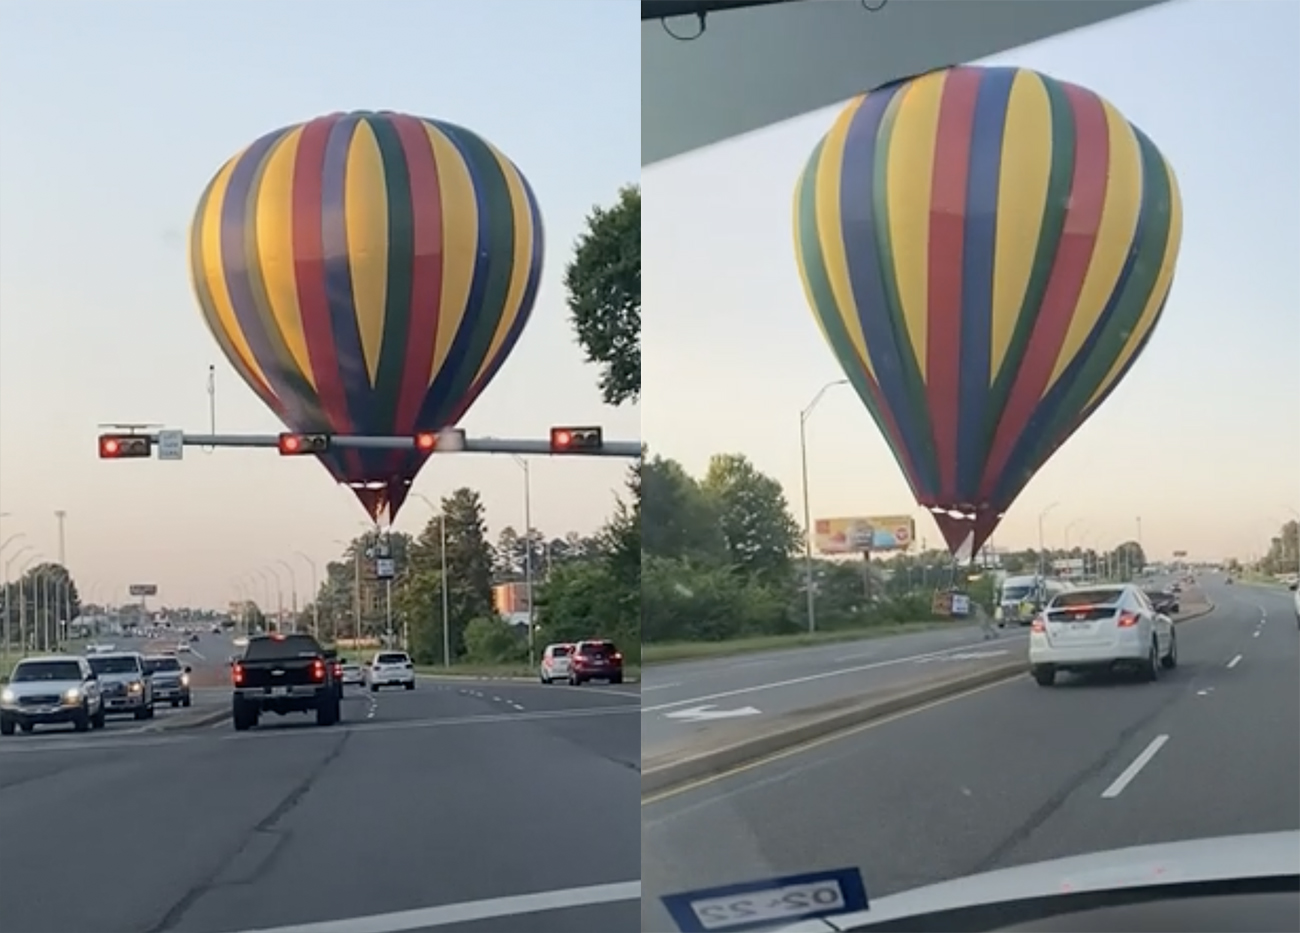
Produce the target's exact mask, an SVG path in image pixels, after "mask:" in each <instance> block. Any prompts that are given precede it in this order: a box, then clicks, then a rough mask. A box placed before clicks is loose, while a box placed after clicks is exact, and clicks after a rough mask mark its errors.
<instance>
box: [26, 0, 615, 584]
mask: <svg viewBox="0 0 1300 933" xmlns="http://www.w3.org/2000/svg"><path fill="white" fill-rule="evenodd" d="M639 43H640V31H639V24H638V23H637V22H636V21H634V18H633V17H632V15H631V4H630V3H627V2H622V3H616V2H609V0H589V2H583V0H565V2H563V3H533V2H524V0H513V2H512V0H491V2H489V0H477V2H473V3H471V2H469V0H460V2H454V0H390V2H386V3H362V2H361V0H349V2H338V0H316V2H313V3H310V4H303V3H292V2H287V0H269V2H260V3H257V4H256V5H254V4H230V3H228V2H209V0H188V2H186V3H181V4H170V3H167V4H164V3H145V2H134V3H132V2H117V0H78V2H49V0H6V2H5V3H4V4H3V5H0V512H4V513H9V515H8V517H5V518H0V540H3V539H4V538H7V537H9V536H10V535H11V534H17V533H21V534H23V535H24V538H23V539H22V541H21V542H19V543H15V544H13V545H11V546H10V549H9V550H8V551H7V552H6V555H7V556H8V557H12V556H13V555H14V554H15V553H16V550H17V548H18V547H19V544H20V543H22V544H28V545H30V546H31V547H32V549H33V552H34V553H40V554H41V555H43V556H45V557H47V558H54V557H56V556H57V553H58V551H57V548H58V545H57V525H56V520H55V517H54V511H55V510H64V511H65V512H66V513H67V518H66V525H65V527H66V553H67V562H68V564H69V566H70V567H71V569H72V572H73V574H74V576H75V577H76V579H77V580H78V581H79V583H80V585H81V588H82V591H83V594H85V595H87V596H89V597H93V598H94V599H96V600H107V601H110V602H115V601H125V598H126V595H125V594H126V587H127V586H128V584H130V583H156V584H158V586H159V590H160V592H159V600H160V602H161V603H163V604H168V605H208V606H224V605H225V604H226V603H227V602H228V601H229V600H231V599H234V598H235V597H236V585H235V582H233V581H238V580H247V579H248V578H249V577H250V576H252V575H253V574H254V573H256V572H258V571H259V570H267V569H268V568H269V572H273V573H278V574H280V575H281V577H282V578H283V579H284V584H285V586H286V589H287V587H288V586H289V585H290V583H291V581H290V580H289V572H288V571H286V570H285V569H284V568H283V567H282V566H280V565H279V564H278V563H277V561H285V562H287V563H288V564H289V565H290V566H291V567H293V570H294V574H295V576H296V579H297V585H298V588H299V591H300V592H301V593H304V594H305V593H307V592H308V591H309V584H308V581H309V580H310V575H311V570H310V569H309V564H308V560H311V561H314V562H315V563H316V564H317V565H319V566H321V567H322V568H323V564H324V562H325V561H326V560H329V559H332V558H334V557H335V556H337V554H338V553H339V551H340V550H341V547H340V546H339V545H338V544H337V543H335V542H336V541H337V540H339V539H349V538H351V537H353V536H354V535H356V534H358V533H361V532H362V531H363V526H364V525H365V521H364V520H365V513H364V512H363V510H362V509H361V507H360V505H359V504H357V502H356V501H355V499H354V498H353V496H352V494H351V493H350V492H349V491H347V490H346V489H342V488H340V487H337V486H335V485H334V484H333V482H332V481H331V479H330V478H329V476H328V474H327V473H326V471H325V470H324V468H323V467H321V466H320V465H319V464H318V463H317V462H316V461H315V460H314V458H309V457H305V458H293V459H288V458H285V459H282V458H280V457H279V456H278V455H277V454H276V453H275V452H274V451H273V450H223V451H218V452H216V453H214V454H211V455H205V454H203V453H201V452H196V451H195V450H194V449H192V448H190V449H187V452H186V458H185V460H184V461H183V462H180V463H174V462H158V461H156V460H155V461H131V462H120V463H106V462H101V461H100V460H98V459H97V456H96V442H95V437H96V434H97V431H98V428H97V425H99V424H101V423H112V422H149V423H157V424H164V425H167V426H170V427H175V428H183V429H186V430H188V431H190V432H193V433H203V432H205V431H206V430H207V428H208V395H207V372H208V367H209V365H215V367H216V370H215V371H216V385H217V424H218V428H219V429H221V430H224V431H230V432H238V433H274V432H277V431H279V430H282V428H281V426H280V425H279V423H278V422H277V421H276V419H275V418H274V417H273V416H272V415H271V414H270V413H269V412H268V411H267V410H266V409H264V408H263V406H262V405H261V403H260V402H259V401H258V400H257V399H256V397H255V396H254V395H253V394H252V392H251V391H250V390H248V389H247V388H246V387H245V386H244V384H243V383H242V381H240V379H239V377H238V376H237V375H236V373H235V372H234V370H233V369H232V368H231V367H230V365H229V364H228V363H227V362H226V360H225V357H224V356H223V355H222V354H221V352H220V351H219V349H218V347H217V345H216V343H215V341H214V340H213V338H212V336H211V335H210V334H209V332H208V331H207V328H206V327H205V325H204V323H203V321H202V319H201V317H200V315H199V309H198V305H197V303H196V301H195V299H194V297H193V294H192V292H191V290H190V284H189V275H188V270H187V263H186V255H185V241H186V235H187V228H188V225H189V222H190V218H191V216H192V214H193V211H194V209H195V207H196V205H197V202H198V198H199V196H200V194H201V192H202V191H203V188H204V186H205V185H206V184H207V182H208V180H209V179H210V178H211V177H212V175H213V174H214V173H215V172H216V170H217V169H218V168H219V167H220V166H221V164H222V163H223V162H225V161H226V159H228V158H230V157H231V156H233V155H234V154H235V153H236V152H238V151H240V150H241V149H242V148H243V147H244V146H246V145H248V144H249V143H250V142H252V141H253V140H254V139H256V138H258V137H259V136H261V135H263V134H264V133H267V132H270V131H271V130H274V129H277V128H279V127H282V126H286V125H289V124H293V123H298V122H301V121H304V120H308V119H311V118H313V117H316V116H320V115H323V114H326V113H331V112H335V111H341V110H361V109H365V110H396V111H403V112H407V113H414V114H417V115H421V116H427V117H434V118H438V119H445V120H449V121H451V122H454V123H459V124H462V125H464V126H466V127H468V128H470V129H472V130H474V131H476V132H478V133H479V134H481V135H482V136H484V137H485V138H486V139H488V140H489V141H490V142H491V143H492V144H493V145H495V146H496V147H497V148H499V149H500V150H501V151H502V152H504V153H505V154H506V155H507V156H508V157H509V158H510V159H512V160H513V161H514V163H515V164H516V165H517V166H518V167H519V168H520V170H521V171H522V172H523V174H524V175H525V176H526V177H527V179H528V181H529V182H530V184H531V186H532V188H533V190H534V192H535V194H536V197H537V199H538V201H539V203H540V206H541V212H542V217H543V221H544V225H545V230H546V246H547V256H546V260H545V266H544V271H543V277H542V285H541V290H540V293H539V295H538V297H537V301H536V304H535V306H534V308H533V315H532V319H531V321H530V323H529V326H528V328H527V329H526V330H525V332H524V334H523V336H522V338H521V339H520V341H519V343H518V344H517V346H516V348H515V350H514V352H513V354H512V356H511V358H510V359H509V361H508V362H507V363H506V365H505V366H504V367H503V368H502V370H501V371H500V373H499V374H498V375H497V377H496V378H495V380H494V381H493V383H492V384H491V386H490V387H489V388H488V389H487V391H486V392H485V393H484V394H483V395H482V396H481V397H480V398H479V400H478V401H477V402H476V404H475V405H474V407H473V408H472V409H471V410H470V412H469V413H468V415H467V416H466V417H465V418H464V419H463V420H462V421H461V426H462V427H463V428H465V429H466V431H467V432H468V433H469V434H470V435H471V436H482V435H491V436H497V437H533V438H539V439H540V438H544V437H546V434H547V430H548V428H549V426H551V425H556V424H558V425H563V424H577V425H582V424H593V423H594V424H602V425H603V426H604V427H605V431H606V436H607V437H609V438H614V439H636V438H637V437H638V436H639V431H640V413H639V411H638V409H637V408H636V407H635V406H626V407H624V408H621V409H610V408H608V407H606V406H604V405H603V404H602V402H601V400H600V395H599V392H598V390H597V379H598V375H599V374H598V370H597V368H596V367H594V366H592V365H588V364H586V363H585V362H584V360H583V356H582V352H581V350H580V349H579V348H578V347H577V345H576V343H575V341H574V339H573V336H572V332H571V328H570V325H569V322H568V310H567V307H566V305H565V300H564V289H563V269H564V265H565V263H566V262H567V261H568V259H569V257H570V255H571V250H572V247H573V244H574V241H575V239H576V238H577V236H578V235H579V234H580V232H581V231H582V229H583V224H584V219H585V217H586V216H587V214H588V213H589V211H590V210H591V208H592V207H593V206H595V205H598V204H599V205H608V204H611V203H613V202H614V200H615V199H616V197H617V193H618V189H619V188H620V187H621V186H622V185H625V184H629V183H632V182H635V181H636V179H637V175H638V172H639V161H638V159H639V150H640V124H639V118H640V115H639V94H640V71H639V68H638V63H639ZM626 466H627V464H626V463H625V462H622V461H618V460H613V459H600V460H597V459H584V458H576V457H570V458H564V459H555V460H552V459H548V458H534V460H533V463H532V468H531V476H532V480H531V485H532V514H533V524H534V526H535V527H537V528H539V529H541V530H542V531H544V532H545V533H547V534H549V535H557V536H558V535H563V534H564V533H566V532H568V531H578V532H581V533H590V532H592V531H594V530H595V529H596V528H598V527H599V526H600V525H601V524H602V523H603V522H604V520H605V519H606V518H607V517H608V515H609V514H610V513H611V512H612V510H613V507H614V504H615V496H616V494H618V493H621V492H622V491H623V477H624V474H625V470H626ZM460 486H471V487H473V488H475V489H477V490H478V491H479V492H480V493H481V495H482V497H483V500H484V503H485V506H486V511H487V522H488V526H489V531H490V534H491V535H492V536H493V538H495V536H496V535H497V534H498V533H499V531H500V530H501V529H502V528H503V527H504V526H506V525H512V526H514V527H515V528H516V529H522V528H523V526H524V506H523V502H524V472H523V470H522V469H521V467H520V466H519V465H518V464H517V463H516V462H515V461H514V460H512V459H510V458H509V457H502V456H485V455H478V456H470V455H460V456H453V455H447V456H446V457H445V458H442V457H435V459H434V460H433V462H431V463H430V464H429V465H428V466H427V467H426V469H425V470H424V471H423V472H422V473H421V474H420V476H419V478H418V479H417V481H416V483H415V487H414V491H415V493H417V494H420V495H423V496H426V497H428V498H429V499H431V500H433V501H434V502H437V500H438V499H440V498H441V497H442V496H444V495H446V494H447V493H449V492H451V491H452V490H453V489H455V488H457V487H460ZM428 515H429V509H428V507H427V506H426V505H425V504H424V503H423V502H422V501H421V500H420V499H419V498H417V497H415V496H413V497H412V499H411V500H410V501H409V502H408V504H407V505H406V507H405V509H404V510H403V511H402V513H401V514H400V515H399V517H398V520H397V522H396V524H395V527H396V528H397V529H398V530H406V531H413V530H416V529H418V528H419V527H420V526H422V525H423V523H424V522H425V521H426V520H427V518H428ZM299 552H301V554H304V555H306V558H303V557H300V556H297V555H298V553H299ZM24 560H25V558H24ZM21 564H22V561H21V560H20V561H19V562H18V563H17V564H15V565H14V569H15V570H16V569H17V568H18V567H19V566H21ZM0 569H2V568H0Z"/></svg>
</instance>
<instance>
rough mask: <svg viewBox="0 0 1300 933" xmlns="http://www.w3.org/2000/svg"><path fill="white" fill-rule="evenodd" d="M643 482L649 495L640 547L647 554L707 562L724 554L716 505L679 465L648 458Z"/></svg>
mask: <svg viewBox="0 0 1300 933" xmlns="http://www.w3.org/2000/svg"><path fill="white" fill-rule="evenodd" d="M644 482H645V485H646V488H647V489H648V491H649V495H648V497H647V498H648V502H647V504H646V520H645V527H644V529H643V535H644V536H643V538H642V543H641V547H642V549H643V550H644V551H645V552H646V553H647V554H653V555H655V556H657V557H692V558H697V559H710V560H711V559H716V558H720V557H722V556H723V555H724V554H725V552H726V541H725V540H724V538H723V535H722V530H721V528H720V527H719V526H718V515H717V512H716V508H715V506H716V502H715V501H714V500H713V499H711V498H710V497H709V495H708V494H707V493H706V492H705V491H704V490H703V489H701V488H700V484H699V483H697V482H696V481H695V478H694V477H692V476H691V475H690V474H689V473H687V472H686V470H685V469H684V468H683V467H682V465H681V464H680V463H678V462H677V461H676V460H666V459H664V458H663V457H654V458H652V459H651V460H650V461H649V462H648V463H646V465H645V472H644Z"/></svg>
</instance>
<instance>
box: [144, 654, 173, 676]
mask: <svg viewBox="0 0 1300 933" xmlns="http://www.w3.org/2000/svg"><path fill="white" fill-rule="evenodd" d="M144 669H145V670H146V671H148V672H149V673H151V674H161V673H165V672H167V671H179V670H180V669H181V662H180V661H179V660H177V659H176V658H145V661H144Z"/></svg>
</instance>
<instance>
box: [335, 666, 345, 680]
mask: <svg viewBox="0 0 1300 933" xmlns="http://www.w3.org/2000/svg"><path fill="white" fill-rule="evenodd" d="M334 677H335V678H336V679H342V677H343V665H342V664H335V665H334Z"/></svg>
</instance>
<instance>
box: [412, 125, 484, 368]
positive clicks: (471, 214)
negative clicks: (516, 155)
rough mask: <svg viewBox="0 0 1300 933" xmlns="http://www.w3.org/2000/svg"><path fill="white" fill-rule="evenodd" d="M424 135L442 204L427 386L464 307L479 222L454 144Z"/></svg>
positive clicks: (428, 130)
mask: <svg viewBox="0 0 1300 933" xmlns="http://www.w3.org/2000/svg"><path fill="white" fill-rule="evenodd" d="M424 132H425V135H426V136H427V137H428V139H429V145H430V146H431V147H432V149H433V159H434V164H435V165H436V166H437V168H438V191H439V195H440V197H441V199H442V297H441V299H440V301H439V304H438V308H439V312H438V336H437V344H436V346H435V348H434V353H433V365H432V367H431V368H430V370H429V384H430V385H432V384H433V380H434V377H435V376H437V374H438V371H439V370H441V369H442V366H443V364H444V363H445V362H446V360H447V354H448V353H450V352H451V344H452V340H453V339H454V338H455V336H456V331H457V330H458V329H459V328H460V324H461V320H462V319H463V318H464V316H465V309H466V308H467V307H468V304H469V290H470V286H471V285H472V284H473V281H474V269H475V267H476V266H477V264H478V256H477V254H478V228H479V224H480V223H481V222H482V218H480V217H479V216H478V205H477V203H476V202H475V200H474V180H473V179H472V178H471V177H470V174H469V166H467V165H466V164H465V160H464V159H463V158H462V157H461V154H460V151H459V150H457V148H456V146H455V144H454V143H452V141H451V140H449V139H447V137H446V136H444V135H443V134H442V132H441V131H440V130H438V129H437V128H436V127H434V126H432V125H430V124H428V123H425V124H424Z"/></svg>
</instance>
